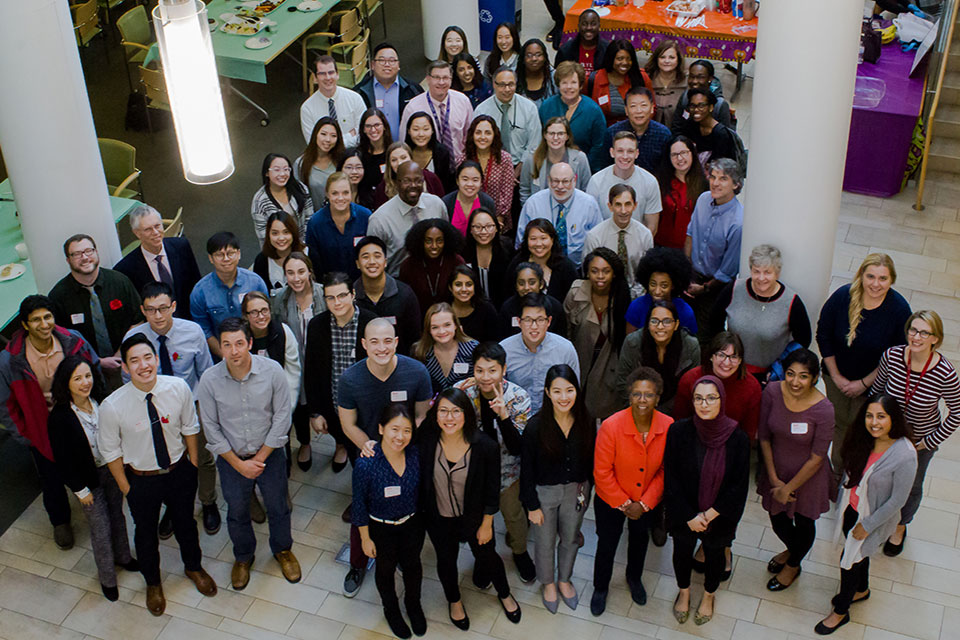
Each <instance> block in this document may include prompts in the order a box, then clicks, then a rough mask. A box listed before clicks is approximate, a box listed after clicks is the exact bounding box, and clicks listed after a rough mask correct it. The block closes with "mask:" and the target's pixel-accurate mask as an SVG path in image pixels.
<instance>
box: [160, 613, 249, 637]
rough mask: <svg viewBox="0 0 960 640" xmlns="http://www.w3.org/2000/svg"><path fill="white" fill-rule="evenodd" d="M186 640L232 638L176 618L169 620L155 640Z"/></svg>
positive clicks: (222, 632) (227, 634)
mask: <svg viewBox="0 0 960 640" xmlns="http://www.w3.org/2000/svg"><path fill="white" fill-rule="evenodd" d="M188 638H189V640H233V636H231V635H230V634H229V633H226V632H224V631H218V630H217V629H211V628H209V627H205V626H204V625H201V624H197V623H194V622H190V621H189V620H180V619H178V618H174V619H172V620H170V622H169V623H168V624H167V626H166V627H164V628H163V631H162V632H161V633H160V636H159V637H158V638H157V640H186V639H188Z"/></svg>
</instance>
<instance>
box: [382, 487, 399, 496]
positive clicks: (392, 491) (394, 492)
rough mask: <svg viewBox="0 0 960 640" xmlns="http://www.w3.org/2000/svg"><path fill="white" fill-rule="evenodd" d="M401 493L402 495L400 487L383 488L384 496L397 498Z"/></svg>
mask: <svg viewBox="0 0 960 640" xmlns="http://www.w3.org/2000/svg"><path fill="white" fill-rule="evenodd" d="M399 495H400V487H384V488H383V497H384V498H396V497H397V496H399Z"/></svg>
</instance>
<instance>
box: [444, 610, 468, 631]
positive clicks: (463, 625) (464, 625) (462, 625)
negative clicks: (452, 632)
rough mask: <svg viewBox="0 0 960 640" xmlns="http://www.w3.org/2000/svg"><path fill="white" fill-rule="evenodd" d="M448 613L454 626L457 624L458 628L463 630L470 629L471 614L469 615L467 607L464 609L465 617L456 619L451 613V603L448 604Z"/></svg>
mask: <svg viewBox="0 0 960 640" xmlns="http://www.w3.org/2000/svg"><path fill="white" fill-rule="evenodd" d="M447 615H448V616H449V617H450V622H452V623H453V626H455V627H456V628H457V629H460V630H461V631H467V630H469V629H470V616H468V615H467V610H466V608H464V610H463V617H462V618H460V619H459V620H456V619H454V617H453V614H452V613H450V605H449V604H448V605H447Z"/></svg>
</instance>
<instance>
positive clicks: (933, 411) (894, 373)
mask: <svg viewBox="0 0 960 640" xmlns="http://www.w3.org/2000/svg"><path fill="white" fill-rule="evenodd" d="M905 349H906V346H904V345H898V346H895V347H890V348H889V349H887V350H886V351H884V352H883V356H882V357H881V358H880V367H879V369H878V371H877V379H876V380H875V381H874V383H873V387H872V389H871V391H872V392H873V393H878V392H881V391H883V392H886V393H889V394H890V395H891V396H893V397H894V398H896V399H897V402H899V403H900V406H901V407H902V408H903V410H904V414H905V415H906V418H907V423H908V424H909V425H910V427H911V428H912V429H913V438H914V442H920V441H923V445H924V446H925V447H926V448H927V449H931V450H935V449H937V447H939V446H940V445H941V444H942V443H943V441H944V440H946V439H947V438H949V437H950V434H951V433H953V432H954V431H955V430H956V428H957V426H958V425H960V380H958V378H957V371H956V369H954V368H953V365H952V364H951V363H950V361H949V360H947V359H946V358H945V357H944V356H943V354H940V361H939V362H938V363H937V364H936V365H934V366H933V367H932V368H930V369H928V370H927V373H926V374H925V375H924V376H923V377H922V378H921V377H920V373H919V372H917V371H913V372H911V373H910V388H911V389H913V390H914V392H913V395H912V396H911V398H910V402H909V403H907V404H906V405H904V396H905V391H906V387H907V363H906V360H905V357H904V350H905ZM941 398H942V399H943V400H944V401H945V402H946V404H947V412H948V413H947V419H946V420H942V419H941V416H940V399H941Z"/></svg>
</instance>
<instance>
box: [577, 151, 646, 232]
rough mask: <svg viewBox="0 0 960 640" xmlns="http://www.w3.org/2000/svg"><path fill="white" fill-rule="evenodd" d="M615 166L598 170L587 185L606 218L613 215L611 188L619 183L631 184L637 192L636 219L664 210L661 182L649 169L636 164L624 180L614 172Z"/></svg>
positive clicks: (634, 213) (639, 219)
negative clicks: (661, 199)
mask: <svg viewBox="0 0 960 640" xmlns="http://www.w3.org/2000/svg"><path fill="white" fill-rule="evenodd" d="M614 167H615V165H610V166H609V167H607V168H606V169H602V170H600V171H598V172H596V173H595V174H593V177H592V178H590V184H588V185H587V193H589V194H590V195H592V196H593V197H594V198H596V199H597V204H598V205H600V213H602V214H603V217H604V218H609V217H610V216H611V215H613V213H612V212H611V211H610V189H611V188H612V187H614V186H615V185H618V184H628V185H630V186H631V187H633V190H634V191H635V192H636V194H637V208H636V209H635V210H634V212H633V219H634V220H636V221H638V222H643V216H644V215H650V214H653V213H660V212H661V211H663V203H662V202H661V201H660V183H658V182H657V179H656V178H654V177H653V175H651V173H650V172H649V171H647V170H646V169H642V168H640V167H637V166H634V167H633V173H632V174H631V175H630V177H629V178H627V179H626V180H623V179H622V178H618V177H617V176H616V174H614V173H613V169H614Z"/></svg>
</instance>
